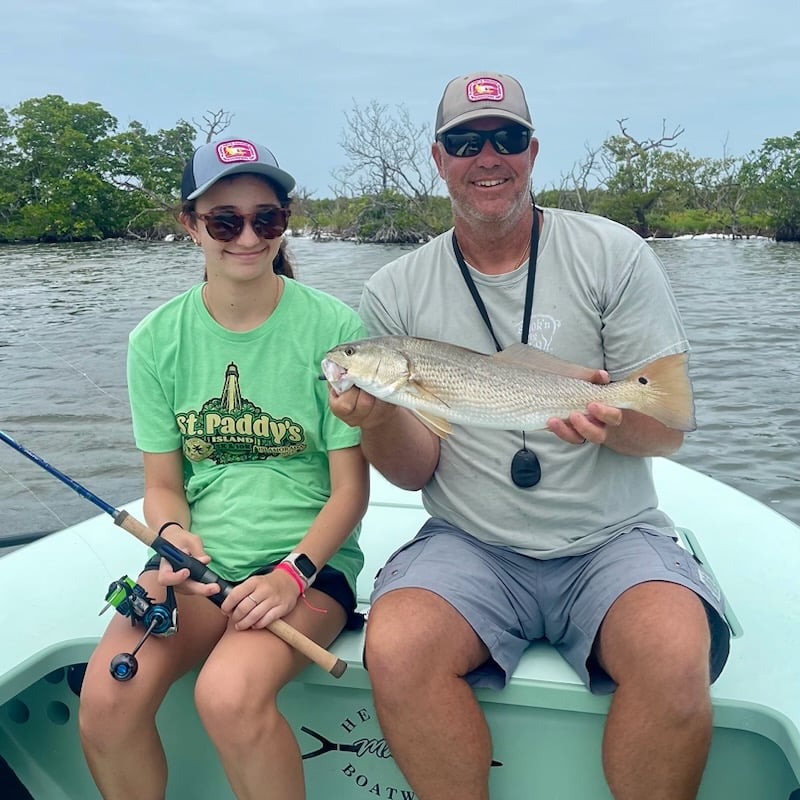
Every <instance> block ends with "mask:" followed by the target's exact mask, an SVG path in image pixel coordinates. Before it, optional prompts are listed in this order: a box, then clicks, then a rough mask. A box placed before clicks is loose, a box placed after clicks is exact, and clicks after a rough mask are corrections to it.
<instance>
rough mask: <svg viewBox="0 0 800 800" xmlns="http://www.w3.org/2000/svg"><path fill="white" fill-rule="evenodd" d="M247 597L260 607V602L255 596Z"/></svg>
mask: <svg viewBox="0 0 800 800" xmlns="http://www.w3.org/2000/svg"><path fill="white" fill-rule="evenodd" d="M247 596H248V597H249V598H250V599H251V600H252V601H253V602H254V603H255V604H256V605H258V603H259V601H258V600H256V599H255V597H253V595H251V594H249V595H247Z"/></svg>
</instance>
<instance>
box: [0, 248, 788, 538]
mask: <svg viewBox="0 0 800 800" xmlns="http://www.w3.org/2000/svg"><path fill="white" fill-rule="evenodd" d="M653 246H654V247H655V249H656V250H657V251H658V253H659V255H660V256H661V257H662V259H663V260H664V262H665V264H666V266H667V269H668V271H669V274H670V278H671V280H672V283H673V287H674V289H675V292H676V294H677V297H678V301H679V304H680V307H681V309H682V311H683V315H684V320H685V323H686V326H687V328H688V332H689V336H690V339H691V341H692V344H693V348H694V349H693V357H692V362H691V369H692V376H693V379H694V382H695V390H696V401H697V417H698V424H699V430H698V431H696V432H695V433H692V434H690V435H689V436H688V437H687V440H686V444H685V445H684V447H683V448H682V450H681V451H680V453H679V454H678V455H677V457H676V460H678V461H681V462H682V463H685V464H687V465H689V466H691V467H694V468H695V469H697V470H700V471H701V472H704V473H706V474H708V475H711V476H713V477H715V478H717V479H719V480H722V481H724V482H726V483H728V484H731V485H732V486H735V487H737V488H739V489H741V490H742V491H744V492H746V493H748V494H751V495H753V496H754V497H756V498H758V499H760V500H761V501H762V502H764V503H766V504H767V505H769V506H770V507H772V508H774V509H776V510H777V511H780V512H781V513H783V514H785V515H786V516H787V517H789V518H791V519H793V520H795V521H796V522H798V523H800V447H798V445H799V444H800V418H799V417H798V413H797V398H798V397H800V347H798V341H800V335H799V334H800V322H798V297H800V247H799V246H795V245H778V244H775V243H772V242H765V241H746V242H731V241H718V240H692V241H665V242H655V243H654V245H653ZM291 248H292V252H293V255H294V258H295V262H296V263H297V265H298V277H299V278H300V279H301V280H303V281H305V282H307V283H309V284H311V285H313V286H316V287H318V288H320V289H324V290H326V291H329V292H331V293H332V294H334V295H337V296H338V297H340V298H341V299H342V300H344V301H345V302H347V303H349V304H351V305H353V306H355V305H356V304H357V302H358V298H359V295H360V291H361V284H362V282H363V281H364V279H365V278H366V277H368V276H369V275H370V274H371V273H372V272H373V271H374V270H375V269H377V268H378V267H379V266H381V265H382V264H384V263H385V262H386V261H388V260H389V259H390V258H392V257H394V256H395V255H397V254H399V253H401V252H403V249H404V248H400V247H383V246H375V245H355V244H352V243H348V242H328V243H316V242H312V241H310V240H306V239H293V240H291ZM200 258H201V254H200V252H199V251H198V250H197V248H195V247H193V246H191V245H190V244H187V243H130V242H105V243H100V244H73V245H34V246H21V247H17V246H12V247H2V248H0V276H2V287H3V289H2V293H0V429H2V430H3V431H5V432H6V433H7V434H9V435H10V436H12V437H14V438H15V439H17V440H18V441H19V442H21V443H22V444H24V445H25V446H27V447H28V448H30V449H31V450H33V451H34V452H35V453H38V454H39V455H40V456H41V457H42V458H44V459H45V460H46V461H49V462H50V463H52V464H53V465H54V466H56V467H57V468H59V469H60V470H62V471H63V472H66V473H67V474H68V475H70V476H72V477H73V478H75V479H76V480H78V481H79V482H81V483H83V484H84V485H86V486H87V488H89V489H90V490H91V491H93V492H95V493H96V494H97V495H99V496H100V497H101V498H103V499H104V500H106V501H107V502H109V503H110V504H111V505H113V506H119V505H122V504H123V503H125V502H127V501H129V500H131V499H133V498H136V497H139V496H140V495H141V493H142V482H141V459H140V455H139V453H138V452H137V451H136V449H135V448H134V446H133V441H132V437H131V430H130V413H129V410H128V402H127V393H126V383H125V349H126V344H127V335H128V332H129V331H130V329H131V328H132V327H133V326H134V325H135V324H136V323H137V322H138V321H139V320H140V319H141V318H142V317H143V316H144V315H145V314H146V313H147V312H148V311H150V310H151V309H152V308H154V307H156V306H157V305H159V304H160V303H162V302H163V301H164V300H166V299H168V298H170V297H172V296H174V295H175V294H177V293H178V292H180V291H182V290H183V289H185V288H187V287H188V286H190V285H191V284H192V283H195V282H196V281H197V280H199V279H200V277H201V273H202V266H201V261H200ZM0 512H1V513H0V534H3V533H19V532H26V531H37V530H51V529H55V528H60V527H63V526H64V525H66V524H72V523H75V522H78V521H80V520H82V519H85V518H87V517H89V516H92V515H94V514H95V513H99V512H98V509H96V508H95V507H94V506H93V505H91V504H90V503H88V502H87V501H86V500H84V499H83V498H81V497H79V496H78V495H77V494H75V493H74V492H72V491H71V490H70V489H68V488H67V487H66V486H64V485H63V484H62V483H60V482H59V481H57V480H56V479H55V478H53V477H51V476H50V475H48V474H47V473H46V472H44V471H43V470H42V469H40V468H39V467H37V466H35V465H34V464H32V463H31V462H30V461H28V460H27V459H25V458H23V457H22V456H21V455H19V454H18V453H17V452H16V451H14V450H12V449H11V448H10V447H7V446H6V445H3V444H2V443H0Z"/></svg>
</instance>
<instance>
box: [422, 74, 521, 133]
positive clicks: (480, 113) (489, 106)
mask: <svg viewBox="0 0 800 800" xmlns="http://www.w3.org/2000/svg"><path fill="white" fill-rule="evenodd" d="M480 117H503V118H504V119H509V120H512V121H513V122H518V123H519V124H520V125H524V126H525V127H526V128H530V130H533V122H531V112H530V110H529V109H528V102H527V100H526V99H525V92H523V91H522V86H520V84H519V81H517V80H516V78H512V77H511V76H510V75H503V74H502V73H500V72H472V73H470V74H469V75H461V76H460V77H458V78H453V80H451V81H450V83H448V84H447V86H446V87H445V90H444V94H443V95H442V99H441V101H440V103H439V109H438V111H437V112H436V126H435V129H434V130H435V131H436V135H437V136H439V134H441V133H444V132H445V131H447V130H450V128H455V127H456V126H457V125H463V124H464V123H465V122H469V121H470V120H472V119H479V118H480Z"/></svg>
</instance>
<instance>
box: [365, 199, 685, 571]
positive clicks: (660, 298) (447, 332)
mask: <svg viewBox="0 0 800 800" xmlns="http://www.w3.org/2000/svg"><path fill="white" fill-rule="evenodd" d="M538 253H539V255H538V262H537V268H536V285H535V292H534V305H533V317H532V319H531V325H530V329H529V337H528V343H529V344H531V345H533V346H535V347H538V348H540V349H542V350H545V351H547V352H549V353H552V354H553V355H555V356H558V357H559V358H562V359H564V360H566V361H571V362H573V363H576V364H582V365H583V366H586V367H591V368H596V369H600V368H602V369H606V370H607V371H608V372H609V374H610V376H611V380H612V381H614V380H619V379H621V378H624V377H626V375H628V374H629V373H630V372H632V371H633V370H635V369H637V368H639V367H641V366H643V365H644V364H647V363H649V362H651V361H653V360H655V359H657V358H660V357H662V356H665V355H670V354H674V353H681V352H685V351H687V350H688V342H687V340H686V336H685V333H684V330H683V327H682V324H681V320H680V316H679V313H678V310H677V306H676V303H675V299H674V297H673V295H672V291H671V289H670V286H669V281H668V279H667V276H666V273H665V271H664V268H663V265H662V264H661V262H660V261H659V259H658V258H657V256H656V255H655V253H654V252H653V251H652V249H651V248H650V247H649V246H648V245H647V243H646V242H644V241H643V240H642V239H641V238H640V237H639V236H637V235H636V234H635V233H633V232H632V231H630V230H628V229H627V228H625V227H623V226H621V225H618V224H617V223H615V222H612V221H610V220H607V219H605V218H602V217H597V216H594V215H590V214H580V213H576V212H570V211H563V210H557V209H544V224H543V227H542V233H541V238H540V242H539V248H538ZM470 269H471V268H470ZM527 274H528V267H527V264H524V265H523V266H521V267H520V268H518V269H516V270H514V271H513V272H510V273H506V274H503V275H494V276H487V275H484V274H482V273H480V272H477V271H476V270H474V269H471V275H472V278H473V280H474V281H475V284H476V286H477V288H478V291H479V293H480V296H481V298H482V300H483V302H484V304H485V306H486V309H487V311H488V313H489V318H490V320H491V323H492V326H493V328H494V331H495V334H496V335H497V338H498V339H499V341H500V343H501V344H502V345H503V347H507V346H509V345H511V344H513V343H515V342H519V341H521V332H522V318H523V311H524V304H525V285H526V280H527ZM359 310H360V314H361V316H362V318H363V320H364V322H365V324H366V326H367V329H368V331H369V333H370V335H372V336H379V335H384V334H405V335H409V336H419V337H424V338H429V339H437V340H440V341H445V342H451V343H453V344H458V345H461V346H464V347H469V348H472V349H474V350H478V351H480V352H483V353H487V354H488V353H493V352H495V346H494V342H493V340H492V338H491V335H490V334H489V331H488V329H487V328H486V325H485V324H484V322H483V320H482V319H481V316H480V313H479V311H478V309H477V307H476V306H475V303H474V301H473V299H472V297H471V295H470V293H469V289H468V288H467V286H466V284H465V282H464V279H463V277H462V275H461V272H460V270H459V268H458V264H457V262H456V259H455V255H454V252H453V246H452V231H448V232H446V233H444V234H442V235H441V236H438V237H437V238H435V239H433V240H432V241H431V242H429V243H427V244H425V245H423V246H422V247H420V248H418V249H416V250H414V251H412V252H410V253H408V254H406V255H404V256H402V257H400V258H398V259H396V260H395V261H393V262H391V263H389V264H387V265H386V266H385V267H383V268H382V269H380V270H379V271H378V272H376V273H375V274H374V275H373V276H372V277H371V278H370V279H369V280H368V281H367V283H366V285H365V287H364V292H363V295H362V298H361V306H360V309H359ZM525 440H526V446H527V447H528V449H530V450H533V451H534V452H535V453H536V454H537V456H538V457H539V460H540V463H541V469H542V478H541V481H540V482H539V483H538V484H537V485H536V486H534V487H531V488H520V487H518V486H516V485H515V484H514V483H513V482H512V481H511V477H510V464H511V459H512V458H513V456H514V454H515V453H516V452H517V451H518V450H519V449H520V448H521V447H522V432H521V431H497V430H488V429H479V428H467V427H463V426H458V425H454V426H453V433H452V434H451V435H450V436H449V437H448V438H447V439H446V440H443V441H442V443H441V455H440V460H439V464H438V466H437V468H436V471H435V473H434V475H433V477H432V478H431V480H430V481H429V482H428V484H427V485H426V486H425V487H424V488H423V501H424V504H425V508H426V509H427V511H428V513H429V514H431V515H432V516H436V517H442V518H444V519H446V520H448V521H449V522H451V523H453V524H454V525H457V526H458V527H460V528H462V529H463V530H465V531H467V532H468V533H470V534H472V535H473V536H476V537H478V538H480V539H482V540H483V541H485V542H488V543H490V544H499V545H509V546H511V547H513V548H514V549H515V550H518V551H519V552H521V553H524V554H526V555H529V556H533V557H536V558H557V557H561V556H566V555H573V554H577V553H584V552H587V551H589V550H592V549H594V548H595V547H597V546H599V545H601V544H603V543H604V542H606V541H608V540H609V539H611V538H613V537H614V536H616V535H618V534H620V533H623V532H625V531H627V530H630V529H631V528H633V527H645V528H650V529H654V530H658V531H661V532H665V533H669V532H670V531H671V529H672V522H671V520H670V519H669V518H668V517H667V516H666V514H664V513H663V512H662V511H660V510H659V509H658V508H657V505H658V499H657V496H656V491H655V487H654V485H653V480H652V473H651V462H650V459H647V458H640V457H633V456H626V455H622V454H620V453H616V452H614V451H613V450H611V449H609V448H607V447H603V446H594V445H591V444H588V445H583V446H576V445H571V444H568V443H566V442H564V441H562V440H561V439H559V438H558V437H557V436H555V435H554V434H553V433H550V432H549V431H536V432H529V433H526V435H525Z"/></svg>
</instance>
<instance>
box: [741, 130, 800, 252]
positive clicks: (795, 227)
mask: <svg viewBox="0 0 800 800" xmlns="http://www.w3.org/2000/svg"><path fill="white" fill-rule="evenodd" d="M742 177H743V181H744V183H745V184H746V185H747V186H748V187H749V188H750V190H751V193H752V196H753V198H754V199H755V201H756V204H757V205H759V206H761V207H762V208H763V209H764V210H765V211H766V213H767V216H768V218H769V222H770V227H771V228H773V229H774V231H775V238H776V239H777V240H778V241H781V240H784V241H800V131H797V132H796V133H795V134H794V135H793V136H779V137H775V138H771V139H766V140H765V141H764V143H763V144H762V145H761V149H760V150H759V151H758V153H756V154H755V155H754V157H753V159H752V160H751V161H750V162H749V163H748V164H747V165H746V168H745V169H744V170H743V176H742Z"/></svg>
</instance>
